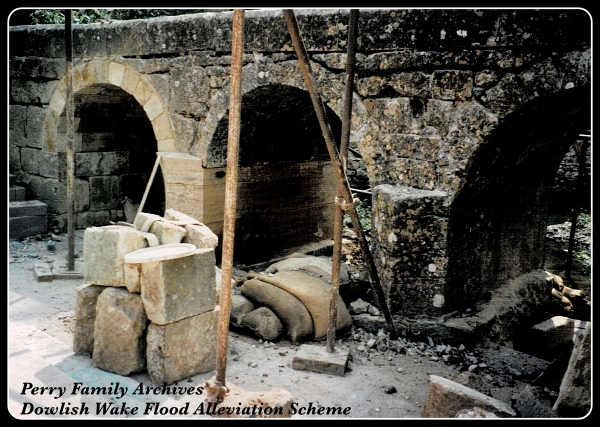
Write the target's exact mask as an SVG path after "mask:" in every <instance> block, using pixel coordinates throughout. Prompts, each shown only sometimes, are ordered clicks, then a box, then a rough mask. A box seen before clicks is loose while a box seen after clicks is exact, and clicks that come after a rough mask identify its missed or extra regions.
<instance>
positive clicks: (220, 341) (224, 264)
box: [216, 9, 244, 401]
mask: <svg viewBox="0 0 600 427" xmlns="http://www.w3.org/2000/svg"><path fill="white" fill-rule="evenodd" d="M243 55H244V10H243V9H235V10H234V11H233V41H232V48H231V88H230V95H229V128H228V132H229V133H228V139H227V168H226V178H225V214H224V220H223V256H222V259H221V278H222V279H221V295H220V297H219V305H220V311H219V325H218V331H217V334H218V335H217V360H216V370H217V374H216V385H217V387H221V390H219V397H218V400H219V401H220V400H221V398H222V395H223V393H224V392H225V390H223V388H224V387H225V374H226V367H227V345H228V338H229V321H230V318H229V316H230V312H231V278H232V273H233V243H234V238H235V216H236V202H237V182H238V157H239V140H240V122H241V103H242V95H241V93H242V59H243Z"/></svg>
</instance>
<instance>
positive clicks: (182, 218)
mask: <svg viewBox="0 0 600 427" xmlns="http://www.w3.org/2000/svg"><path fill="white" fill-rule="evenodd" d="M165 219H168V220H170V221H178V222H181V224H179V225H181V226H182V227H183V228H185V230H186V231H187V234H186V235H185V237H184V238H183V240H182V242H183V243H191V244H192V245H195V246H196V247H197V248H212V249H215V248H216V247H217V244H218V243H219V238H218V237H217V235H216V234H215V233H213V232H212V231H211V229H210V228H208V227H207V226H206V225H204V224H202V223H201V222H199V221H198V220H196V219H195V218H192V217H191V216H189V215H186V214H184V213H182V212H179V211H176V210H175V209H167V210H166V211H165Z"/></svg>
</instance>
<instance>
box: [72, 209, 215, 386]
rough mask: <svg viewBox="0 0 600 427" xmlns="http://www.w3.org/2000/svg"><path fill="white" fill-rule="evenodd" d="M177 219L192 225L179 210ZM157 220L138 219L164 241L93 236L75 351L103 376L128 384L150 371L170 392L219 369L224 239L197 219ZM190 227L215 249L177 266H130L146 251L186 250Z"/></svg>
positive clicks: (125, 228) (122, 233)
mask: <svg viewBox="0 0 600 427" xmlns="http://www.w3.org/2000/svg"><path fill="white" fill-rule="evenodd" d="M169 215H170V216H171V217H172V218H174V217H178V218H184V217H182V216H181V215H183V214H180V213H179V212H177V211H174V210H170V211H169ZM156 217H157V216H156V215H154V216H152V215H150V214H146V213H140V215H138V218H137V219H136V224H138V226H139V224H142V225H143V227H144V228H148V229H149V230H153V231H155V232H156V234H154V233H151V232H149V231H144V230H140V229H139V228H138V227H136V226H135V225H134V226H130V225H117V226H104V227H90V228H88V229H86V231H85V235H84V259H85V264H84V280H85V282H86V284H85V285H82V286H80V287H79V288H78V289H77V305H76V313H75V314H76V319H75V333H74V340H73V348H74V351H75V352H76V353H79V354H90V355H91V356H92V360H93V365H94V366H95V367H97V368H100V369H103V370H106V371H109V372H114V373H117V374H119V375H125V376H127V375H130V374H133V373H136V372H142V371H147V372H148V374H149V376H150V378H151V380H152V381H153V382H155V383H157V384H170V383H173V382H175V381H178V380H181V379H182V378H186V377H189V376H192V375H196V374H200V373H204V372H208V371H210V370H212V369H214V367H215V358H216V334H217V323H218V307H217V306H216V301H217V286H216V269H215V262H216V261H215V251H214V247H215V246H216V243H217V239H216V236H215V235H214V234H213V233H212V232H211V231H210V230H209V229H208V228H207V227H206V226H204V225H203V224H200V223H199V222H198V221H196V220H194V219H193V218H191V217H188V218H184V220H181V219H180V220H173V221H170V220H168V219H166V218H163V217H158V218H156ZM182 223H187V224H186V225H185V227H194V233H191V234H192V236H193V238H194V239H195V241H197V242H198V243H199V244H202V243H203V242H204V243H203V244H204V246H208V247H200V248H198V247H197V248H196V249H195V251H194V252H193V253H192V254H191V255H188V256H184V257H181V258H176V259H165V260H161V261H152V262H140V263H135V264H132V263H128V262H125V256H126V255H127V254H129V253H131V252H134V251H136V250H138V249H143V248H147V247H151V246H156V245H159V244H161V245H165V244H173V243H181V240H183V239H184V238H185V237H186V235H187V233H188V231H187V230H186V228H184V227H183V226H182V225H180V224H182ZM139 227H141V226H139ZM182 230H183V233H182V232H181V231H182ZM201 233H204V235H203V236H201V235H200V234H201ZM174 236H179V237H174ZM159 242H160V243H159ZM165 242H168V243H165Z"/></svg>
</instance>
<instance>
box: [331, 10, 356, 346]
mask: <svg viewBox="0 0 600 427" xmlns="http://www.w3.org/2000/svg"><path fill="white" fill-rule="evenodd" d="M357 27H358V9H352V10H350V23H349V25H348V52H347V55H346V85H345V90H344V107H343V115H342V137H341V140H340V159H341V162H342V167H343V168H344V173H346V168H347V164H348V146H349V145H350V125H351V122H352V93H353V90H354V57H355V55H356V30H357ZM340 185H341V184H339V183H338V199H342V198H343V189H342V188H339V186H340ZM343 221H344V211H343V210H342V206H341V205H339V204H338V205H337V206H336V209H335V223H334V226H333V257H332V262H331V263H332V270H331V299H330V300H329V324H328V327H327V351H329V352H330V353H333V351H334V344H335V331H336V329H337V310H338V308H337V303H338V295H339V284H340V268H341V266H340V264H341V262H342V234H343V233H342V229H343Z"/></svg>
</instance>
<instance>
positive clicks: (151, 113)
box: [144, 94, 164, 121]
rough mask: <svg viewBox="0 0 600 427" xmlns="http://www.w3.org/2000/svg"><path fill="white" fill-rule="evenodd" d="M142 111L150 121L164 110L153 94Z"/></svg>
mask: <svg viewBox="0 0 600 427" xmlns="http://www.w3.org/2000/svg"><path fill="white" fill-rule="evenodd" d="M144 111H145V112H146V114H147V115H148V119H149V120H151V121H152V120H154V119H155V118H156V117H158V116H159V115H161V114H162V113H163V112H164V108H163V106H162V103H161V102H160V98H159V97H158V95H157V94H153V95H152V96H151V97H150V99H148V101H147V102H146V103H145V104H144Z"/></svg>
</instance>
